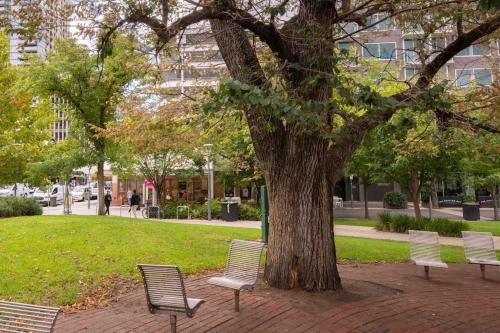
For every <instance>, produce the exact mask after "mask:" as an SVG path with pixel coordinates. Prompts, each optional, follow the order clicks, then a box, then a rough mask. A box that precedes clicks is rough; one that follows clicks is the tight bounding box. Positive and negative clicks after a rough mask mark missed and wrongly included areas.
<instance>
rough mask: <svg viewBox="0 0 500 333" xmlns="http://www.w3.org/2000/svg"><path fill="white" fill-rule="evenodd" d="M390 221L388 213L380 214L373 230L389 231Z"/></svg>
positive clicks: (390, 217)
mask: <svg viewBox="0 0 500 333" xmlns="http://www.w3.org/2000/svg"><path fill="white" fill-rule="evenodd" d="M391 219H392V216H391V214H390V213H380V214H379V215H378V221H377V224H376V225H375V229H377V230H379V231H385V230H390V228H391V226H390V224H391Z"/></svg>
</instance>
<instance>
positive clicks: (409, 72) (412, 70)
mask: <svg viewBox="0 0 500 333" xmlns="http://www.w3.org/2000/svg"><path fill="white" fill-rule="evenodd" d="M419 73H420V68H418V67H407V68H405V79H406V80H410V79H412V78H415V77H417V75H418V74H419Z"/></svg>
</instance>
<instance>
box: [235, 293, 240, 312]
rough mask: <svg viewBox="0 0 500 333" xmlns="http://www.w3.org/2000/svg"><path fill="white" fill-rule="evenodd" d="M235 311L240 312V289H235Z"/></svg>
mask: <svg viewBox="0 0 500 333" xmlns="http://www.w3.org/2000/svg"><path fill="white" fill-rule="evenodd" d="M234 311H236V312H240V291H239V290H235V291H234Z"/></svg>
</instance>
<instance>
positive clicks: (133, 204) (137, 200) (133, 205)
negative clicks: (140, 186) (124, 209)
mask: <svg viewBox="0 0 500 333" xmlns="http://www.w3.org/2000/svg"><path fill="white" fill-rule="evenodd" d="M140 204H141V197H140V196H139V194H137V190H134V191H133V193H132V197H131V198H130V210H131V211H132V214H134V217H135V218H137V210H138V209H139V205H140Z"/></svg>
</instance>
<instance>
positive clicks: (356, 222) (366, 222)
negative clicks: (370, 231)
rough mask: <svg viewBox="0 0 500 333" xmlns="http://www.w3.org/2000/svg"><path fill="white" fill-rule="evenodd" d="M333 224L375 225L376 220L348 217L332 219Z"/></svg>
mask: <svg viewBox="0 0 500 333" xmlns="http://www.w3.org/2000/svg"><path fill="white" fill-rule="evenodd" d="M333 223H334V224H337V225H355V226H359V227H375V225H376V224H377V220H349V219H345V220H344V219H334V220H333Z"/></svg>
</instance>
